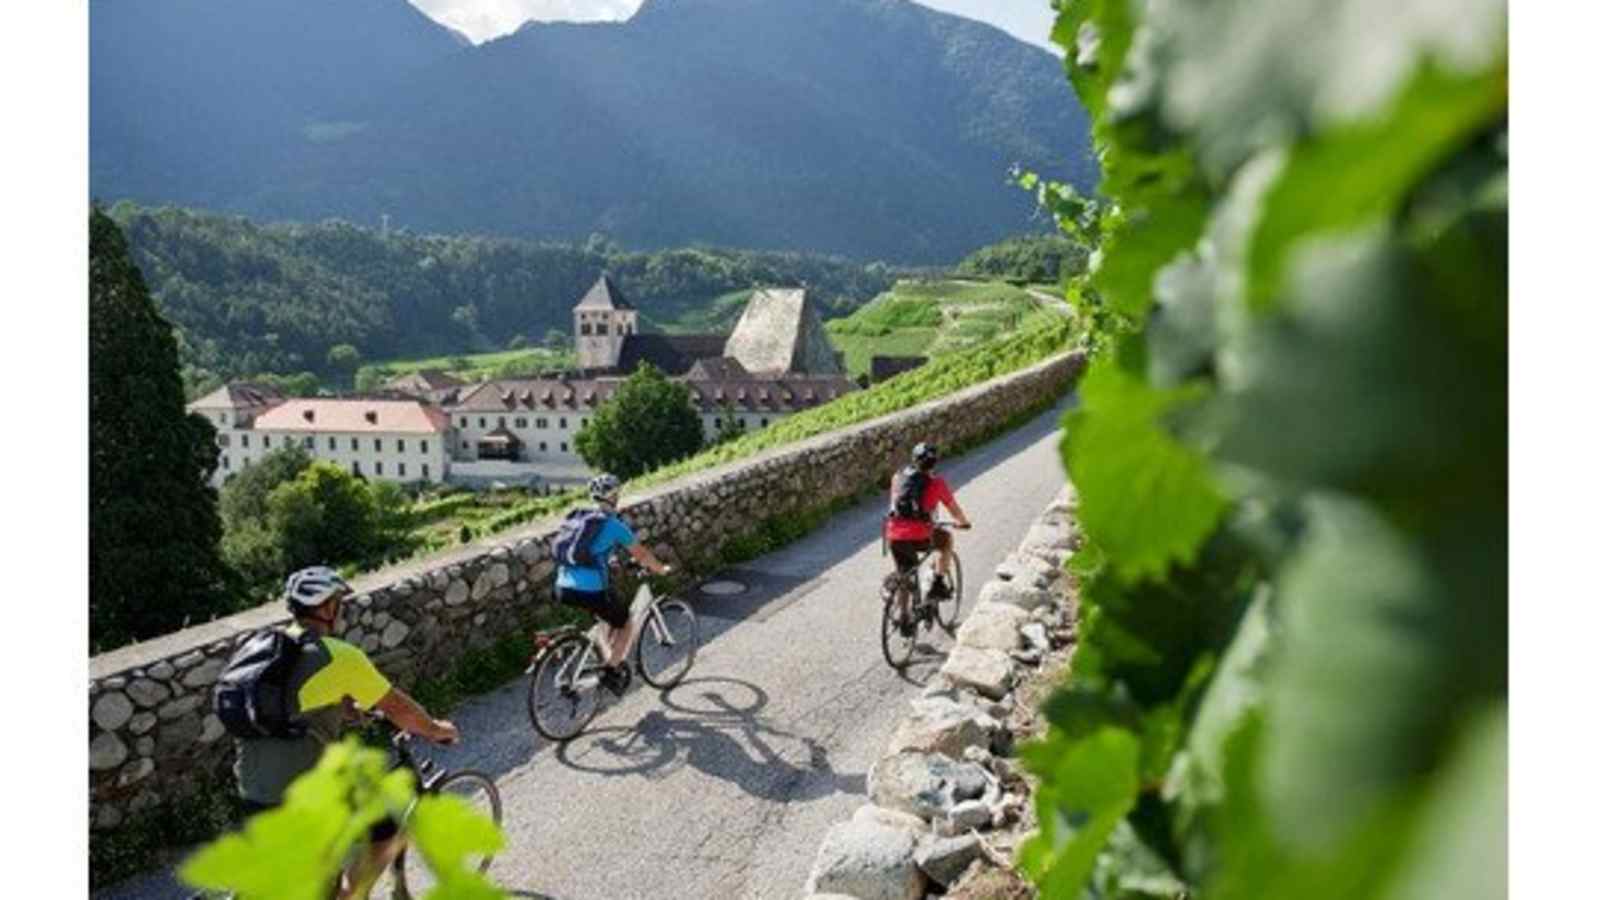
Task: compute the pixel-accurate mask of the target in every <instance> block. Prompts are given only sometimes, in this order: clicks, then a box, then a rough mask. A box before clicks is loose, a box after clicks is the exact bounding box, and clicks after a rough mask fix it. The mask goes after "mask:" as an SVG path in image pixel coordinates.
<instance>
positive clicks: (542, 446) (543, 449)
mask: <svg viewBox="0 0 1600 900" xmlns="http://www.w3.org/2000/svg"><path fill="white" fill-rule="evenodd" d="M539 452H540V453H549V452H550V445H549V444H548V443H546V442H544V441H540V442H539Z"/></svg>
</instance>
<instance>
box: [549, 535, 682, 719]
mask: <svg viewBox="0 0 1600 900" xmlns="http://www.w3.org/2000/svg"><path fill="white" fill-rule="evenodd" d="M628 568H629V569H630V571H633V572H634V573H635V574H636V575H641V576H642V575H643V574H644V571H645V570H644V569H643V567H640V566H638V565H637V564H634V563H632V562H631V561H630V562H629V564H628ZM629 615H630V616H631V621H632V622H633V623H635V624H636V625H637V626H638V627H637V628H636V629H635V630H634V638H633V647H632V648H630V650H629V655H631V656H632V667H631V668H630V667H629V666H628V665H624V666H623V669H622V673H623V678H624V681H623V683H622V685H621V686H620V687H617V688H616V689H615V692H616V694H617V695H618V696H621V694H622V692H623V691H624V690H626V688H627V678H628V677H629V675H630V673H631V671H632V668H637V669H638V670H639V675H640V676H641V677H642V678H644V680H645V682H646V683H648V684H650V685H651V686H652V687H655V688H658V689H660V690H666V689H668V688H670V687H673V686H674V685H676V684H677V683H678V682H680V681H682V680H683V677H684V676H685V675H687V674H689V668H690V667H691V666H693V665H694V658H695V653H696V652H698V650H699V648H700V625H699V622H698V620H696V619H695V615H694V610H693V609H691V608H690V606H689V604H688V603H686V602H684V601H683V600H680V599H678V598H676V597H674V596H672V595H671V594H663V595H662V596H660V597H657V596H656V595H655V592H654V591H653V590H652V589H651V587H650V583H649V581H646V580H644V579H643V578H641V579H640V582H639V589H638V590H637V591H636V592H635V593H634V597H633V603H632V604H631V605H630V606H629ZM602 628H603V626H602V624H601V623H599V622H596V623H595V624H594V627H592V628H590V629H589V630H588V631H586V632H584V631H579V630H578V629H577V628H574V627H569V628H563V629H558V630H557V631H555V632H553V633H551V634H543V635H539V636H537V638H536V643H537V646H538V649H537V650H536V651H535V653H534V658H533V661H532V663H531V664H530V665H529V666H528V671H529V672H530V673H531V674H532V677H531V678H529V679H528V718H529V719H531V720H532V721H533V727H534V728H535V729H536V730H538V732H539V733H540V734H542V735H544V736H545V737H547V738H549V739H550V740H552V741H567V740H570V739H572V738H573V737H575V736H577V735H578V734H579V733H580V732H582V731H583V729H584V728H585V727H586V726H587V725H588V724H589V721H590V720H591V719H593V718H594V715H595V712H596V711H597V710H598V709H599V706H600V691H601V689H602V684H601V680H600V675H601V670H602V669H603V668H604V666H605V651H604V650H602V649H601V642H602V640H604V639H603V638H602V637H601V635H602Z"/></svg>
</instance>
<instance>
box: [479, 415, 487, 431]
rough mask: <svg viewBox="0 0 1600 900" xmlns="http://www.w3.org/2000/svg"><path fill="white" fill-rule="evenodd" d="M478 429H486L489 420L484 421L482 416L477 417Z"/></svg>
mask: <svg viewBox="0 0 1600 900" xmlns="http://www.w3.org/2000/svg"><path fill="white" fill-rule="evenodd" d="M478 427H479V428H488V427H489V420H488V419H485V418H484V417H482V416H479V417H478Z"/></svg>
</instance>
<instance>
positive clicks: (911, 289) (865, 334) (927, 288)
mask: <svg viewBox="0 0 1600 900" xmlns="http://www.w3.org/2000/svg"><path fill="white" fill-rule="evenodd" d="M1040 307H1041V302H1040V300H1039V298H1037V297H1035V296H1033V295H1032V294H1030V293H1029V292H1028V291H1027V290H1026V289H1023V288H1020V287H1015V286H1012V285H1010V284H1006V283H1004V282H998V281H996V282H984V281H958V280H939V281H924V280H914V279H903V280H901V281H898V282H896V283H895V286H894V288H893V289H891V290H889V291H887V292H885V293H882V294H879V295H878V296H877V297H875V298H874V299H873V300H872V302H871V303H868V304H867V305H866V306H863V307H862V308H860V309H858V310H856V311H855V312H854V313H852V314H851V315H849V316H847V317H845V318H843V319H835V320H833V321H832V322H829V323H828V337H829V339H831V340H832V341H833V345H834V346H835V347H837V348H838V349H840V350H841V351H843V352H844V358H845V368H846V369H848V370H849V372H850V374H851V376H856V375H860V374H861V373H863V372H866V371H868V370H869V369H870V368H871V366H872V357H873V356H875V355H885V356H930V357H932V356H941V355H944V354H947V353H952V352H955V351H958V350H964V349H967V348H970V347H975V346H977V345H979V344H984V343H987V342H989V341H993V340H996V339H998V338H1002V337H1005V336H1006V335H1010V334H1014V333H1016V332H1019V331H1021V330H1023V329H1024V328H1026V327H1029V326H1031V325H1032V324H1035V323H1037V322H1039V321H1042V320H1041V319H1039V318H1038V315H1039V313H1040V311H1041V310H1040Z"/></svg>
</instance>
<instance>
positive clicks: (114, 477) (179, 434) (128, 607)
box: [89, 207, 233, 648]
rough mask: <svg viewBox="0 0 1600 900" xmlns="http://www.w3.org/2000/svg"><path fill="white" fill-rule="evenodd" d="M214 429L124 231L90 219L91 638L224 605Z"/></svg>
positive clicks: (101, 641)
mask: <svg viewBox="0 0 1600 900" xmlns="http://www.w3.org/2000/svg"><path fill="white" fill-rule="evenodd" d="M217 464H218V448H217V435H216V429H215V428H214V427H212V425H211V423H210V422H208V421H206V420H205V419H204V418H203V417H201V416H199V415H193V414H190V413H188V412H186V411H185V410H184V397H183V382H182V380H181V379H180V377H179V374H178V343H177V340H176V339H175V337H174V336H173V330H172V326H171V325H170V324H169V323H168V322H167V320H166V319H164V318H162V317H161V315H160V313H159V312H157V311H156V307H155V304H154V303H153V302H151V299H150V294H149V292H148V291H147V290H146V289H145V284H144V278H143V276H142V275H141V274H140V272H139V269H138V267H137V266H135V265H134V263H133V260H132V259H131V258H130V257H129V255H128V247H127V242H126V241H125V240H124V239H123V236H122V232H121V230H120V229H118V228H117V225H116V223H115V222H113V221H112V220H111V219H110V218H109V217H108V216H106V215H105V214H104V213H102V212H101V211H100V209H99V208H98V207H96V208H93V209H91V210H90V212H89V636H90V643H91V644H92V645H93V646H94V647H96V648H107V647H112V646H115V645H117V644H121V643H124V642H127V641H131V640H138V639H141V638H148V637H154V636H156V635H158V634H162V633H164V632H167V631H172V630H174V629H177V628H180V627H182V626H183V625H184V624H186V623H188V622H193V621H199V620H203V619H207V618H210V617H211V616H213V615H215V614H217V613H220V612H224V611H227V610H229V609H231V602H230V596H229V595H230V589H231V588H232V586H233V578H232V575H231V573H230V572H229V571H228V568H227V566H226V565H225V564H224V563H223V560H222V556H221V554H220V551H219V544H220V541H221V538H222V522H221V519H220V518H219V517H218V514H217V495H216V491H214V490H213V489H212V488H211V487H210V486H209V485H208V484H207V480H208V479H209V478H210V477H211V475H212V473H213V472H215V471H216V468H217Z"/></svg>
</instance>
